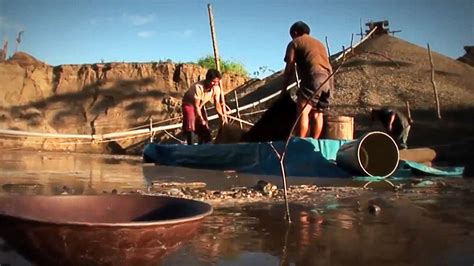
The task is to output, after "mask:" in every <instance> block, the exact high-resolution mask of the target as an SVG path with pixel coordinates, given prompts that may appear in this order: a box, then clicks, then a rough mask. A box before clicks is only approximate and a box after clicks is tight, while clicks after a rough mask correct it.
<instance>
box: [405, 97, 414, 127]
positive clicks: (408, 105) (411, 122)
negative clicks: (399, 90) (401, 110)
mask: <svg viewBox="0 0 474 266" xmlns="http://www.w3.org/2000/svg"><path fill="white" fill-rule="evenodd" d="M405 106H406V109H407V118H408V123H410V125H411V124H413V119H412V118H411V111H410V102H409V101H406V102H405Z"/></svg>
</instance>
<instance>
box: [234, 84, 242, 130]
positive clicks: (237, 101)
mask: <svg viewBox="0 0 474 266" xmlns="http://www.w3.org/2000/svg"><path fill="white" fill-rule="evenodd" d="M234 97H235V109H236V110H237V117H238V118H239V119H242V118H241V117H240V110H239V98H238V97H237V92H236V91H235V90H234ZM239 124H240V128H242V121H239Z"/></svg>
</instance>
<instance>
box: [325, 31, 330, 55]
mask: <svg viewBox="0 0 474 266" xmlns="http://www.w3.org/2000/svg"><path fill="white" fill-rule="evenodd" d="M324 40H325V41H326V49H328V57H330V56H331V51H329V43H328V36H325V37H324Z"/></svg>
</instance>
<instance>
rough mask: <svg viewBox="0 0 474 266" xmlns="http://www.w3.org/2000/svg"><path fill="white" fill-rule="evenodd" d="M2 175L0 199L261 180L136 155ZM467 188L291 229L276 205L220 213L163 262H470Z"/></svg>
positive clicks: (45, 160)
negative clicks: (168, 164)
mask: <svg viewBox="0 0 474 266" xmlns="http://www.w3.org/2000/svg"><path fill="white" fill-rule="evenodd" d="M0 171H1V173H2V174H1V176H0V186H1V189H0V193H18V194H63V193H67V194H94V193H104V192H106V193H111V192H112V191H113V190H116V191H117V192H118V193H121V192H133V191H136V190H145V189H146V187H147V185H148V184H149V183H150V182H155V181H157V180H158V181H178V182H183V181H187V182H197V181H200V182H202V181H205V182H206V183H207V185H208V188H209V189H219V188H222V189H228V188H229V187H232V186H234V185H238V186H239V185H240V186H252V185H255V184H256V183H257V181H258V180H260V179H262V177H261V176H251V175H241V174H236V173H229V172H217V171H207V170H196V169H186V168H173V167H161V166H160V167H158V166H146V165H142V164H141V161H140V158H114V157H101V156H90V155H76V154H41V153H20V154H0ZM270 178H271V177H265V180H268V181H270V182H272V183H274V184H277V185H280V183H279V182H280V180H279V179H278V178H274V179H270ZM298 182H300V183H306V184H312V183H316V184H325V183H320V182H319V180H318V179H311V180H308V179H304V178H302V179H298V180H291V184H296V183H298ZM325 182H332V181H328V180H325ZM337 182H340V183H339V184H341V181H340V180H339V181H337ZM463 182H469V180H463ZM346 183H347V181H346ZM471 186H472V185H471ZM473 191H474V190H472V189H471V190H458V192H455V193H452V194H449V193H446V194H445V193H430V192H429V191H422V192H423V193H418V192H420V191H414V192H413V191H412V193H403V192H400V193H393V192H391V191H389V192H387V191H385V192H384V191H367V193H365V194H364V195H358V196H357V197H356V198H348V199H347V198H346V199H339V198H335V197H332V198H328V199H327V200H322V201H321V202H319V201H318V204H317V205H312V206H306V205H299V204H292V205H291V214H292V220H293V223H292V224H291V226H288V225H287V224H286V222H285V221H284V220H283V216H284V205H283V204H281V203H257V204H251V205H247V206H244V207H242V206H240V205H239V206H235V207H228V208H218V209H216V210H215V212H214V214H213V215H212V216H210V217H208V218H206V219H205V221H204V223H203V227H202V228H201V231H200V233H199V234H198V235H197V236H196V237H195V238H194V239H192V240H191V241H190V242H188V243H187V244H185V245H184V246H183V247H182V248H181V249H179V250H178V251H177V252H175V253H173V254H171V255H169V256H167V257H165V258H164V259H163V261H162V262H161V263H162V264H163V265H216V264H217V265H246V264H248V265H259V266H263V265H472V262H474V233H472V232H473V231H474V212H473V211H472V210H473V207H474V197H473ZM322 198H324V197H323V196H322ZM371 203H375V204H377V205H378V206H380V207H381V211H380V213H378V214H377V215H374V214H372V213H370V212H368V211H367V208H368V206H369V204H371ZM0 244H1V243H0ZM106 244H107V243H104V245H106ZM0 247H2V246H1V245H0ZM0 263H10V264H12V265H29V262H27V261H26V260H24V259H23V258H22V257H21V256H19V255H18V254H17V253H15V252H14V251H12V250H11V249H8V247H7V246H3V249H1V250H0Z"/></svg>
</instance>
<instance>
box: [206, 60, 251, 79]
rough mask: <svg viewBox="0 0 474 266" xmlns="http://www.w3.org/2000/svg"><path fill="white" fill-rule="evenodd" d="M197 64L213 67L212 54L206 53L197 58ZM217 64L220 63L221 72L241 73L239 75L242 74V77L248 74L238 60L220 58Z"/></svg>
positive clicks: (214, 64)
mask: <svg viewBox="0 0 474 266" xmlns="http://www.w3.org/2000/svg"><path fill="white" fill-rule="evenodd" d="M197 64H198V65H200V66H202V67H205V68H207V69H209V68H215V66H216V63H215V60H214V56H212V55H208V56H205V57H202V58H199V59H198V61H197ZM219 65H220V68H221V72H222V73H233V74H237V75H241V76H244V77H248V76H249V73H248V72H247V70H246V69H245V67H244V66H243V65H242V64H241V63H239V62H235V61H231V60H222V59H221V60H220V61H219Z"/></svg>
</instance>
